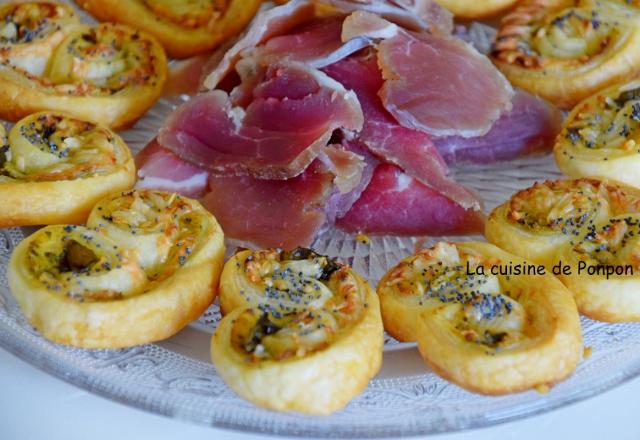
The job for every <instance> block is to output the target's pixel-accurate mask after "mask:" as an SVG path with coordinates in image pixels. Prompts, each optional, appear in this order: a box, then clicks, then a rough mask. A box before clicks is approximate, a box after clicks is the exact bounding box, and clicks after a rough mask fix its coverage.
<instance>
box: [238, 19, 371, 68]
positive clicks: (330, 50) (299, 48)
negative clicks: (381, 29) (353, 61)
mask: <svg viewBox="0 0 640 440" xmlns="http://www.w3.org/2000/svg"><path fill="white" fill-rule="evenodd" d="M343 21H344V16H342V15H338V16H330V17H324V18H317V19H315V20H313V21H311V22H309V23H306V24H304V25H302V26H301V27H299V28H297V29H294V30H292V31H291V32H290V33H287V34H286V35H280V36H276V37H273V38H271V39H270V40H269V41H267V42H266V43H264V45H262V46H260V47H259V48H258V49H256V50H255V51H253V52H252V53H250V55H249V56H251V57H254V58H256V60H257V62H260V63H261V64H265V65H268V64H270V63H272V62H274V61H278V60H280V59H282V58H288V59H292V60H296V61H304V62H305V63H307V64H309V65H310V66H312V67H315V68H321V67H324V66H327V65H329V64H333V63H335V62H336V61H339V60H341V59H342V58H345V57H347V56H349V55H351V54H352V53H355V52H357V51H358V50H360V49H363V48H364V47H367V46H368V45H369V44H370V43H369V40H368V39H367V38H365V37H361V36H356V38H353V39H351V40H349V41H346V42H344V43H343V42H342V39H341V33H342V22H343Z"/></svg>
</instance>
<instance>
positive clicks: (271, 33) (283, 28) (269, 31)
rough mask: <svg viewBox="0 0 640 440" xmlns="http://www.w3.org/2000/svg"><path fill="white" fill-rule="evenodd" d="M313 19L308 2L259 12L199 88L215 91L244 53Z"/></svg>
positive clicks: (296, 0)
mask: <svg viewBox="0 0 640 440" xmlns="http://www.w3.org/2000/svg"><path fill="white" fill-rule="evenodd" d="M314 17H315V6H314V3H313V2H311V1H309V0H292V1H290V2H288V3H286V4H284V5H282V6H278V7H275V8H271V9H267V10H263V11H260V12H259V13H258V14H257V15H256V17H255V18H254V19H253V21H252V22H251V24H250V25H249V27H248V29H247V30H246V31H245V33H244V35H243V36H242V37H241V38H240V39H239V40H238V41H237V42H236V43H235V44H234V45H233V46H232V47H230V48H228V49H227V50H226V51H225V53H224V55H223V56H221V57H220V56H216V55H214V57H216V58H219V61H218V62H217V63H216V65H215V68H214V69H213V70H212V71H211V72H210V73H209V74H207V75H206V77H205V79H204V81H203V86H204V88H206V89H208V90H213V89H215V88H216V87H217V86H218V84H220V82H221V81H222V80H223V79H224V77H225V76H227V74H228V73H229V72H231V71H232V70H233V68H234V67H235V64H236V63H237V61H238V60H239V59H240V58H241V57H242V52H243V51H244V50H246V49H250V48H254V47H256V46H258V45H260V44H261V43H263V42H265V41H267V40H269V39H270V38H273V37H275V36H277V35H284V34H286V33H287V32H289V31H290V30H292V29H294V28H295V27H296V26H299V25H301V24H303V23H306V22H308V21H310V20H311V19H313V18H314Z"/></svg>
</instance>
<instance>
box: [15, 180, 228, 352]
mask: <svg viewBox="0 0 640 440" xmlns="http://www.w3.org/2000/svg"><path fill="white" fill-rule="evenodd" d="M154 243H155V244H156V246H155V247H153V244H154ZM223 259H224V237H223V234H222V230H221V228H220V226H219V225H218V223H217V222H216V220H215V218H214V217H213V216H212V215H211V214H210V213H209V212H207V211H206V210H205V209H204V208H203V207H202V206H201V205H200V204H199V203H198V202H197V201H195V200H190V199H186V198H184V197H180V196H177V195H175V194H171V193H164V192H159V191H151V190H143V191H129V192H126V193H117V194H114V195H112V196H109V197H107V198H106V199H104V200H103V201H101V202H100V203H98V205H96V207H95V209H94V212H93V213H92V215H91V216H90V219H89V223H88V225H87V226H86V227H85V226H70V225H67V226H63V225H58V226H48V227H45V228H43V229H40V230H39V231H37V232H36V233H34V234H33V235H31V236H30V237H28V238H26V239H25V240H23V241H22V242H21V243H20V244H19V245H18V246H17V247H16V248H15V250H14V251H13V254H12V255H11V259H10V261H9V266H8V279H9V287H10V288H11V292H12V294H13V296H14V297H15V299H16V301H17V303H18V305H19V306H20V308H21V309H22V311H23V313H24V314H25V316H26V318H27V319H28V320H29V322H30V323H31V324H32V325H33V326H34V327H36V329H38V330H39V331H40V332H41V333H42V335H43V336H44V337H45V338H47V339H50V340H52V341H54V342H58V343H61V344H67V345H72V346H75V347H82V348H119V347H128V346H132V345H137V344H145V343H149V342H153V341H158V340H161V339H165V338H168V337H170V336H172V335H173V334H175V333H177V332H178V331H179V330H181V329H182V328H183V327H184V326H186V325H187V324H188V323H189V322H191V321H192V320H194V319H196V318H197V317H198V316H200V315H201V314H202V313H203V312H204V310H205V309H206V308H207V307H208V306H209V305H210V304H211V302H212V301H213V299H214V298H215V295H216V291H217V285H218V280H219V275H220V272H221V270H222V263H223Z"/></svg>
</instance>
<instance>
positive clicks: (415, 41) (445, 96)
mask: <svg viewBox="0 0 640 440" xmlns="http://www.w3.org/2000/svg"><path fill="white" fill-rule="evenodd" d="M378 62H379V65H380V67H381V69H382V75H383V77H384V80H385V83H384V86H383V87H382V89H381V90H380V97H381V98H382V102H383V104H384V106H385V108H386V109H387V110H388V111H389V112H390V113H391V114H393V116H394V117H395V118H396V119H397V120H398V121H399V122H400V123H401V124H402V125H403V126H405V127H409V128H413V129H416V130H420V131H423V132H425V133H429V134H432V135H435V136H452V135H457V136H463V137H475V136H481V135H484V134H486V133H487V132H488V131H489V130H490V129H491V126H492V125H493V123H494V122H495V121H496V120H498V118H499V117H500V114H501V113H502V112H503V111H508V110H510V109H511V98H512V96H513V89H512V88H511V86H510V85H509V82H508V81H507V80H506V78H505V77H504V76H503V75H502V74H501V73H500V72H499V71H498V70H497V69H496V68H495V67H494V66H493V64H491V62H490V61H489V59H488V58H487V57H485V56H484V55H481V54H480V53H478V52H477V51H476V50H475V49H473V47H471V46H470V45H469V44H467V43H465V42H463V41H461V40H459V39H457V38H454V37H443V36H435V35H431V34H426V33H423V34H419V35H418V34H410V33H408V32H404V31H402V32H399V33H398V34H397V35H395V36H394V37H392V38H389V39H384V40H382V41H380V43H379V45H378Z"/></svg>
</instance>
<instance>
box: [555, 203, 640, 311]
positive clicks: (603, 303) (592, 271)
mask: <svg viewBox="0 0 640 440" xmlns="http://www.w3.org/2000/svg"><path fill="white" fill-rule="evenodd" d="M639 239H640V215H638V214H632V215H624V216H617V217H612V218H610V219H609V220H608V221H607V222H606V223H602V224H599V225H594V226H592V227H590V228H589V229H588V230H587V231H585V232H584V233H583V234H581V236H580V237H579V240H577V241H576V243H575V245H574V246H569V247H565V248H563V249H561V250H560V252H559V254H558V260H561V261H563V262H565V263H566V264H568V265H569V266H570V267H572V268H573V270H572V271H571V273H568V274H561V275H560V276H559V278H560V279H561V281H562V282H563V283H564V284H565V285H566V286H567V287H568V288H569V290H571V292H573V295H574V297H575V300H576V303H577V304H578V309H579V310H580V313H582V314H584V315H586V316H588V317H590V318H592V319H597V320H600V321H607V322H627V321H640V295H638V292H639V291H640V279H639V277H638V275H637V274H638V273H640V250H639V249H640V241H639Z"/></svg>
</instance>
